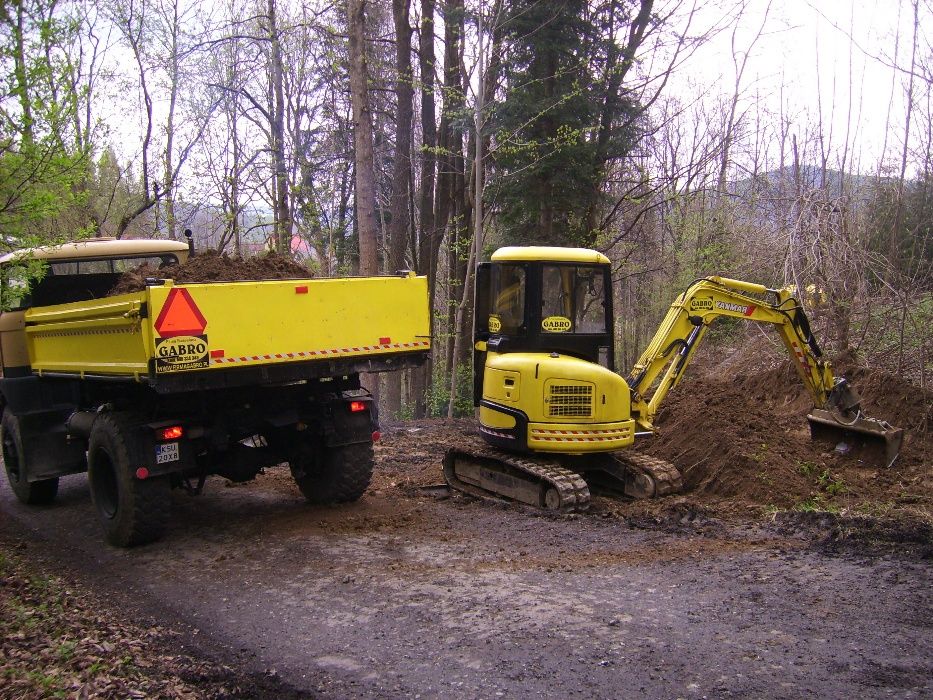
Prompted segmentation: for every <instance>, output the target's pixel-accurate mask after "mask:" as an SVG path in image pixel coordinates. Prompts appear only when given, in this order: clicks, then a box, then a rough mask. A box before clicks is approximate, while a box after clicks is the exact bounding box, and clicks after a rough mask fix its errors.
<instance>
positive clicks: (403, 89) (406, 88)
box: [385, 0, 414, 418]
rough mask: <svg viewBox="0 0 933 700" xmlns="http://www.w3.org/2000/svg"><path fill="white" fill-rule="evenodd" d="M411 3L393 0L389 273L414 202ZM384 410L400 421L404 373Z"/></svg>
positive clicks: (397, 265) (391, 384)
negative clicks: (393, 110)
mask: <svg viewBox="0 0 933 700" xmlns="http://www.w3.org/2000/svg"><path fill="white" fill-rule="evenodd" d="M408 1H409V0H392V18H393V20H394V22H395V70H396V80H395V92H396V96H397V98H398V106H397V108H396V115H395V161H394V162H393V164H392V207H391V217H392V218H391V221H390V222H389V266H388V270H387V272H389V273H390V274H392V273H394V272H396V271H397V270H401V269H403V268H404V267H405V251H406V249H407V248H408V230H409V224H410V221H409V216H408V211H409V210H408V205H409V201H410V199H411V191H410V184H411V126H412V116H413V115H412V99H413V92H414V90H413V87H412V67H411V25H410V23H409V18H408V12H409V7H408ZM385 407H386V410H387V411H388V413H389V415H390V416H391V417H393V418H397V417H398V414H399V411H400V410H401V407H402V373H401V372H392V373H390V374H389V375H388V376H386V378H385Z"/></svg>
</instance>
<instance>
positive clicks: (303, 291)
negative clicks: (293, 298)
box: [295, 284, 308, 294]
mask: <svg viewBox="0 0 933 700" xmlns="http://www.w3.org/2000/svg"><path fill="white" fill-rule="evenodd" d="M307 293H308V285H306V284H302V285H299V286H297V287H295V294H307Z"/></svg>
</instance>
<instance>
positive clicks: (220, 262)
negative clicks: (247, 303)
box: [107, 250, 311, 296]
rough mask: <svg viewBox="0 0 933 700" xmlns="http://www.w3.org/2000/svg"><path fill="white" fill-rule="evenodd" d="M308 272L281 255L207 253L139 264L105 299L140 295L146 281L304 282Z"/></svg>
mask: <svg viewBox="0 0 933 700" xmlns="http://www.w3.org/2000/svg"><path fill="white" fill-rule="evenodd" d="M310 276H311V273H310V272H309V271H308V269H307V268H306V267H304V266H303V265H301V264H299V263H297V262H295V261H294V260H292V259H291V258H289V257H288V256H287V255H282V254H281V253H266V254H265V255H258V256H256V257H253V258H238V257H230V256H229V255H227V254H226V253H218V252H217V251H214V250H206V251H203V252H200V253H198V254H197V255H195V256H194V257H193V258H191V259H189V260H188V262H186V263H181V264H174V265H166V266H163V267H155V266H153V265H141V266H140V267H138V268H136V269H135V270H131V271H130V272H126V273H124V274H123V276H122V277H121V278H120V279H119V280H118V281H117V284H116V285H114V287H113V289H111V290H110V292H109V293H108V295H107V296H117V295H119V294H128V293H130V292H141V291H143V290H144V289H145V288H146V280H147V279H149V278H156V279H170V280H175V282H176V284H184V283H189V282H236V281H246V280H253V281H258V280H281V279H304V278H307V277H310Z"/></svg>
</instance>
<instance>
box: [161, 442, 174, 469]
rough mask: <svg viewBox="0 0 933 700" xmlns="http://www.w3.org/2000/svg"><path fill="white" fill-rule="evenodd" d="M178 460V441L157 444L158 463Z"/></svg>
mask: <svg viewBox="0 0 933 700" xmlns="http://www.w3.org/2000/svg"><path fill="white" fill-rule="evenodd" d="M177 461H178V443H177V442H167V443H165V444H164V445H156V464H165V463H166V462H177Z"/></svg>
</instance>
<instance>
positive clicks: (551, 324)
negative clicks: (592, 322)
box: [541, 316, 573, 333]
mask: <svg viewBox="0 0 933 700" xmlns="http://www.w3.org/2000/svg"><path fill="white" fill-rule="evenodd" d="M572 325H573V324H572V323H571V322H570V319H569V318H566V317H564V316H548V317H547V318H546V319H544V320H543V321H541V328H543V329H544V330H546V331H547V332H548V333H566V332H567V331H569V330H570V328H571V326H572Z"/></svg>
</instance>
